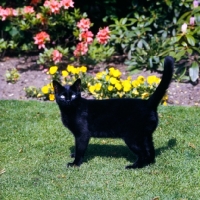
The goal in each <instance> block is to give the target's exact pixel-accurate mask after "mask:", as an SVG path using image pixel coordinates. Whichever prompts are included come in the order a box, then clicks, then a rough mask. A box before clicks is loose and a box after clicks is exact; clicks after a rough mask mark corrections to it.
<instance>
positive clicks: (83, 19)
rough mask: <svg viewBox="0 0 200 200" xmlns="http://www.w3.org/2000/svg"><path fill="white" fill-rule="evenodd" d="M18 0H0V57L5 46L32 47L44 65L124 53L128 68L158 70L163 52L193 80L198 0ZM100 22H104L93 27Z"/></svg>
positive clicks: (96, 59)
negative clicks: (11, 0) (87, 2)
mask: <svg viewBox="0 0 200 200" xmlns="http://www.w3.org/2000/svg"><path fill="white" fill-rule="evenodd" d="M17 3H20V6H19V7H17ZM17 3H16V2H12V3H11V2H10V3H9V2H7V1H3V3H2V5H1V6H0V20H1V21H0V23H1V25H2V26H1V27H2V30H1V32H2V34H1V35H2V38H1V40H0V52H1V55H2V56H3V55H4V54H5V51H6V50H10V51H11V52H12V51H13V50H15V52H21V51H23V52H33V51H34V52H35V51H36V52H39V53H40V54H39V60H38V63H39V64H43V65H44V64H46V65H48V66H49V65H54V64H59V62H62V61H66V60H67V61H68V63H69V61H74V60H76V61H79V62H80V63H82V62H84V64H88V63H89V64H96V63H98V62H105V61H107V60H108V59H109V58H110V57H111V55H113V54H114V53H118V54H122V53H123V54H125V56H126V57H127V60H126V64H127V65H128V66H129V67H128V69H129V70H130V71H132V70H134V69H143V68H148V69H151V70H154V69H159V70H162V63H163V60H164V57H165V56H166V55H171V56H173V57H174V58H175V59H176V61H177V62H176V63H177V70H176V78H177V79H179V80H181V79H182V78H185V75H188V74H189V77H187V79H188V80H189V79H190V80H191V81H193V82H196V81H197V79H198V77H199V58H200V57H199V53H200V50H199V42H198V41H199V39H200V38H199V32H200V28H199V19H200V9H199V1H198V0H182V1H180V0H167V1H141V2H140V1H139V2H137V3H136V1H132V2H130V1H125V2H121V1H100V0H96V1H94V2H91V1H90V4H89V5H85V4H86V2H83V1H78V0H77V1H76V3H74V2H73V0H44V1H41V0H32V1H31V2H30V5H27V1H21V2H20V1H17ZM6 5H8V6H6ZM9 5H14V6H15V8H12V7H11V6H9ZM75 6H76V8H75ZM77 6H79V8H80V9H81V11H83V12H84V11H87V12H88V13H87V14H88V15H87V14H86V13H83V14H82V13H81V12H80V9H78V7H77ZM90 8H92V9H90ZM102 8H104V9H103V11H104V12H101V9H102ZM90 10H91V12H90ZM98 10H99V12H98V13H95V12H96V11H98ZM91 13H92V14H91ZM89 15H90V16H89ZM103 15H105V16H103ZM99 16H101V17H99ZM102 19H103V20H102ZM101 21H103V22H106V27H105V26H99V27H98V28H97V23H98V22H99V23H98V24H100V22H101ZM93 22H95V24H93ZM108 24H109V26H108ZM101 25H102V23H101ZM93 26H95V29H96V31H93V30H94V29H93ZM100 27H102V28H100ZM180 61H181V62H180ZM58 66H59V65H58ZM188 69H189V70H188Z"/></svg>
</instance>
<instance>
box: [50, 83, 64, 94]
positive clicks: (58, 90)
mask: <svg viewBox="0 0 200 200" xmlns="http://www.w3.org/2000/svg"><path fill="white" fill-rule="evenodd" d="M53 88H54V92H55V94H60V93H61V92H62V91H63V89H64V87H63V86H62V85H61V84H60V83H58V82H57V81H55V80H53Z"/></svg>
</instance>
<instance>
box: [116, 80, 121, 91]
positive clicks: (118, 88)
mask: <svg viewBox="0 0 200 200" xmlns="http://www.w3.org/2000/svg"><path fill="white" fill-rule="evenodd" d="M115 87H116V88H117V90H121V89H122V85H121V84H120V83H119V82H117V83H116V84H115Z"/></svg>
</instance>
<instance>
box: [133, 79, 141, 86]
mask: <svg viewBox="0 0 200 200" xmlns="http://www.w3.org/2000/svg"><path fill="white" fill-rule="evenodd" d="M132 86H133V87H134V88H136V87H138V86H140V83H139V81H138V80H134V81H132Z"/></svg>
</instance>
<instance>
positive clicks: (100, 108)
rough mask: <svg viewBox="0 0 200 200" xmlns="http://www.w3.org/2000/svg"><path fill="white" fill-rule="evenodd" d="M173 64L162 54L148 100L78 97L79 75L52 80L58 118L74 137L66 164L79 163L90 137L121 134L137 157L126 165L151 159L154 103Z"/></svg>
mask: <svg viewBox="0 0 200 200" xmlns="http://www.w3.org/2000/svg"><path fill="white" fill-rule="evenodd" d="M173 65H174V60H173V58H171V57H169V56H168V57H166V58H165V62H164V73H163V77H162V80H161V82H160V84H159V86H158V87H157V89H156V91H155V92H154V94H153V95H152V96H151V97H150V98H149V99H148V100H141V99H107V100H87V99H84V98H82V97H81V80H80V79H77V80H76V81H75V83H74V84H73V85H72V86H68V85H67V86H64V87H63V86H61V85H60V84H59V83H58V82H56V81H53V86H54V90H55V95H56V102H57V104H58V106H59V108H60V112H61V117H62V122H63V124H64V125H65V126H66V127H67V128H68V129H69V130H70V131H71V132H72V133H73V135H74V137H75V154H73V156H74V157H75V159H74V161H73V162H72V163H69V164H68V166H72V165H76V166H80V165H81V164H82V162H83V157H84V154H85V151H86V149H87V146H88V143H89V140H90V137H97V138H107V137H108V138H122V139H123V140H124V141H125V143H126V144H127V146H128V147H129V148H130V150H131V151H132V152H133V153H134V154H136V155H137V157H138V158H137V160H136V162H135V163H134V164H132V165H129V166H127V167H126V168H128V169H129V168H141V167H143V166H145V165H148V164H151V163H154V162H155V151H154V145H153V138H152V134H153V132H154V131H155V129H156V127H157V125H158V115H157V106H158V105H159V102H160V101H161V99H162V97H163V96H164V94H165V92H166V90H167V88H168V86H169V84H170V82H171V79H172V75H173Z"/></svg>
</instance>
